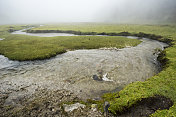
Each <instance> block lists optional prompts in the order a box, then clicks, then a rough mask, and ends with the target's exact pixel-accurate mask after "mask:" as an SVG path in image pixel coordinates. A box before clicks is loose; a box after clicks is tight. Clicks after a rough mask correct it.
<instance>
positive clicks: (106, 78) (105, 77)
mask: <svg viewBox="0 0 176 117" xmlns="http://www.w3.org/2000/svg"><path fill="white" fill-rule="evenodd" d="M107 75H108V74H107V73H106V74H105V75H103V78H102V80H103V81H113V80H110V79H108V77H107Z"/></svg>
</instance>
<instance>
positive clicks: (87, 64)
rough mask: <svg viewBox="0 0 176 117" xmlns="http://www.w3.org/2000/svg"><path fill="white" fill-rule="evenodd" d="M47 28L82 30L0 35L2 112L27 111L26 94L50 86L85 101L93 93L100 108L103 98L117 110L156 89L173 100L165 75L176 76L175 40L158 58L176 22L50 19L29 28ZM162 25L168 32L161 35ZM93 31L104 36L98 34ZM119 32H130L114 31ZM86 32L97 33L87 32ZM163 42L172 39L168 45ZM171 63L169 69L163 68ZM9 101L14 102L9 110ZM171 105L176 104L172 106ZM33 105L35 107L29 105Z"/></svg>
mask: <svg viewBox="0 0 176 117" xmlns="http://www.w3.org/2000/svg"><path fill="white" fill-rule="evenodd" d="M75 27H76V28H75ZM7 29H8V28H7ZM21 29H22V28H21ZM45 29H47V30H56V29H57V30H58V29H59V30H63V32H64V31H65V32H68V30H72V31H75V32H76V33H78V31H80V32H82V36H78V35H74V34H67V33H66V35H65V34H62V35H57V33H54V34H53V33H47V34H46V33H45V34H42V33H39V34H35V33H32V34H30V33H26V32H20V31H16V32H13V34H9V33H8V32H3V33H2V34H1V36H2V38H4V40H1V41H0V53H1V54H2V55H4V56H2V55H1V56H0V69H1V70H0V74H1V76H0V84H1V85H0V90H1V97H2V98H1V99H2V101H1V107H2V108H3V109H2V112H4V114H6V115H8V112H13V113H14V114H15V113H16V114H17V112H16V111H17V110H15V109H14V108H13V106H14V107H18V109H19V110H18V111H20V112H22V111H21V110H23V111H24V108H25V106H26V105H28V104H25V105H23V104H21V103H22V102H23V101H24V99H29V100H30V98H31V97H32V98H31V99H34V100H35V96H34V95H35V94H37V93H38V92H39V91H42V90H43V89H44V90H46V91H51V92H54V91H56V92H57V91H60V90H63V91H65V90H67V91H68V92H71V93H73V94H74V95H76V97H77V98H79V99H80V100H84V101H85V100H86V99H89V98H90V99H92V100H97V101H95V102H93V103H97V104H98V105H99V106H100V110H101V105H102V103H103V102H102V100H103V101H108V102H110V108H109V111H110V112H111V113H113V114H118V113H119V112H120V113H122V112H123V111H125V109H126V108H127V107H131V106H132V105H133V104H135V103H137V102H138V101H139V100H142V99H143V98H146V99H147V98H148V97H153V96H155V95H162V96H165V97H167V98H170V99H172V101H173V102H174V97H172V94H174V93H172V94H169V95H167V94H168V93H164V92H165V91H166V90H167V92H170V91H172V90H170V89H169V87H171V86H172V87H173V88H174V85H172V84H171V83H169V85H168V84H167V82H166V81H172V80H171V79H169V78H168V75H169V76H170V78H174V76H175V72H174V64H173V63H172V61H171V60H173V61H174V60H175V59H172V57H174V54H171V53H172V51H173V50H174V47H175V45H174V43H175V42H172V47H169V48H167V49H166V50H165V52H166V53H165V54H164V56H162V57H161V58H160V59H161V60H160V61H158V58H159V57H158V54H159V53H161V51H164V48H165V47H168V46H169V45H171V41H170V39H168V38H173V36H174V32H175V27H171V26H147V25H109V24H107V25H103V24H102V25H100V24H95V25H90V24H84V25H83V24H82V25H80V24H78V25H77V26H75V25H65V26H64V25H59V26H58V25H56V26H53V25H46V26H42V27H38V28H33V29H31V30H33V32H35V31H36V30H45ZM150 29H153V30H152V31H156V32H154V34H155V35H154V34H153V33H151V32H150V31H151V30H150ZM18 30H19V29H18ZM160 30H162V31H163V32H165V33H163V34H162V35H161V36H158V35H159V34H160V32H159V31H160ZM127 31H128V32H129V33H127ZM87 32H90V33H87ZM95 32H96V33H98V34H103V35H106V36H96V33H95ZM121 32H123V33H121ZM124 32H125V33H124ZM141 32H143V33H141ZM172 32H173V33H172ZM117 33H118V34H119V33H120V34H121V35H120V36H126V37H119V36H116V35H117ZM169 33H170V34H169ZM19 34H22V35H19ZM83 34H89V35H90V34H95V35H94V36H84V35H83ZM123 34H124V35H123ZM148 34H150V35H148ZM171 34H173V35H172V37H170V36H171ZM52 35H53V36H52ZM107 35H114V36H107ZM37 36H38V37H37ZM131 36H132V37H131ZM134 36H138V37H140V38H137V37H134ZM144 37H145V38H144ZM147 37H148V38H149V37H151V39H148V38H147ZM159 37H160V38H159ZM132 38H133V39H132ZM154 39H155V40H154ZM161 41H162V42H161ZM163 42H168V44H169V45H168V44H166V43H163ZM170 48H172V49H173V50H172V49H171V50H170ZM173 52H174V51H173ZM162 53H164V52H162ZM5 56H6V57H5ZM7 57H8V58H9V59H10V60H9V59H8V58H7ZM165 57H166V58H167V59H168V60H169V63H165V66H164V67H163V66H162V64H163V63H160V62H162V60H163V59H164V58H165ZM169 57H170V59H169ZM168 60H167V61H168ZM169 64H171V66H170V67H172V68H170V67H169ZM166 66H167V67H166ZM162 68H164V69H162ZM168 69H169V70H170V71H169V73H165V71H167V70H168ZM161 70H162V71H161ZM160 71H161V72H160ZM171 71H173V72H171ZM159 72H160V73H159ZM163 72H164V73H163ZM167 72H168V71H167ZM158 73H159V74H158ZM152 76H153V77H152ZM166 77H167V80H166V79H165V78H166ZM103 79H106V80H103ZM162 83H164V84H162ZM172 83H173V84H174V82H172ZM128 84H130V85H128ZM161 86H162V87H161ZM40 93H41V92H39V94H40ZM45 93H46V92H45ZM45 93H44V94H45ZM104 93H107V94H104ZM103 94H104V95H103ZM41 95H42V94H41ZM47 95H48V94H47ZM60 95H62V94H60ZM102 95H103V97H102ZM55 96H57V95H55ZM36 97H37V96H36ZM70 97H71V95H70ZM49 98H50V97H49ZM55 99H57V98H56V97H55ZM156 100H157V99H156ZM45 101H47V100H45ZM67 101H69V99H68V100H67ZM67 101H66V102H67ZM70 101H74V99H72V100H70ZM27 102H28V101H27ZM39 102H40V100H39ZM39 102H38V103H39ZM85 102H86V101H85ZM35 103H37V102H35ZM63 103H64V102H63ZM89 103H90V102H89ZM39 105H40V104H39ZM58 105H61V104H58ZM9 106H10V107H9ZM11 106H12V107H11ZM61 106H62V105H61ZM171 106H172V105H171ZM7 107H9V108H10V109H9V111H8V109H7ZM55 107H56V106H54V107H53V108H55ZM31 108H33V107H31ZM39 108H40V106H39ZM172 109H174V107H173V108H171V110H170V111H172ZM29 111H31V112H33V110H30V109H29ZM166 111H168V110H166ZM6 112H7V113H6ZM22 113H23V112H22ZM158 113H160V112H159V111H157V113H156V114H158ZM161 113H163V111H161ZM62 114H63V113H62ZM34 115H35V114H34Z"/></svg>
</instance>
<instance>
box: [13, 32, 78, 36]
mask: <svg viewBox="0 0 176 117" xmlns="http://www.w3.org/2000/svg"><path fill="white" fill-rule="evenodd" d="M24 31H25V30H19V31H14V32H12V33H11V34H21V35H29V36H39V37H56V36H77V35H75V34H69V33H27V32H24Z"/></svg>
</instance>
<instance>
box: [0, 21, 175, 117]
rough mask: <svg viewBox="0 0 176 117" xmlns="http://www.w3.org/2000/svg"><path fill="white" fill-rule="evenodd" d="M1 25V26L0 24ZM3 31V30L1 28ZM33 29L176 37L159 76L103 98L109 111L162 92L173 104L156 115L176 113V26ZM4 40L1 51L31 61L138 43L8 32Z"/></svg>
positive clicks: (76, 26) (164, 115)
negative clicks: (65, 53)
mask: <svg viewBox="0 0 176 117" xmlns="http://www.w3.org/2000/svg"><path fill="white" fill-rule="evenodd" d="M0 27H2V26H0ZM0 30H1V29H0ZM32 30H74V31H80V32H97V33H102V32H106V33H113V32H114V33H119V32H124V31H125V32H130V33H139V32H143V33H146V34H155V35H161V36H163V37H164V38H170V39H171V40H173V42H172V46H170V47H169V48H166V49H165V52H164V53H165V56H164V57H163V58H165V59H167V60H168V61H167V63H166V66H165V68H164V69H163V70H162V71H161V72H160V73H159V74H157V75H155V76H153V77H151V78H149V79H147V80H146V81H144V82H134V83H131V84H129V85H127V86H126V87H125V88H124V89H123V90H121V91H120V92H115V93H110V94H105V95H104V96H103V99H104V101H109V102H110V108H109V111H111V112H112V113H114V114H116V113H117V112H123V111H126V109H127V108H130V107H131V106H133V105H135V104H137V103H138V101H141V100H142V99H144V98H149V97H154V96H156V95H162V96H165V97H167V98H170V99H171V100H172V101H173V103H174V105H173V106H172V107H171V108H170V109H169V110H158V111H156V112H155V113H154V114H153V115H152V116H154V117H175V116H176V45H175V44H176V26H175V25H117V24H57V25H56V24H54V25H45V26H42V27H38V28H34V29H32ZM3 37H5V40H3V41H0V54H3V55H5V56H7V57H9V58H10V59H16V60H30V59H32V60H33V59H43V58H49V57H50V56H55V55H56V54H59V53H63V52H65V51H66V50H74V49H92V48H101V47H117V48H123V47H125V46H135V45H137V44H139V43H140V41H138V40H130V39H126V38H124V37H99V36H76V37H46V38H45V37H32V36H25V35H10V34H6V36H3Z"/></svg>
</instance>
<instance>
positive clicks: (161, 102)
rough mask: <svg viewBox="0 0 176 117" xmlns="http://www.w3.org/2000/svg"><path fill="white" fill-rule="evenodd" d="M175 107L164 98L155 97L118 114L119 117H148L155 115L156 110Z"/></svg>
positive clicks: (143, 100)
mask: <svg viewBox="0 0 176 117" xmlns="http://www.w3.org/2000/svg"><path fill="white" fill-rule="evenodd" d="M172 105H173V102H172V101H171V100H170V99H169V98H166V97H164V96H159V95H157V96H155V97H150V98H145V99H142V100H141V101H139V102H138V103H137V104H136V105H133V106H132V107H131V108H129V109H127V110H126V111H125V112H123V113H118V114H117V116H118V117H148V116H149V115H151V114H153V113H155V111H156V110H158V109H159V110H164V109H169V108H170V107H171V106H172Z"/></svg>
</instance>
